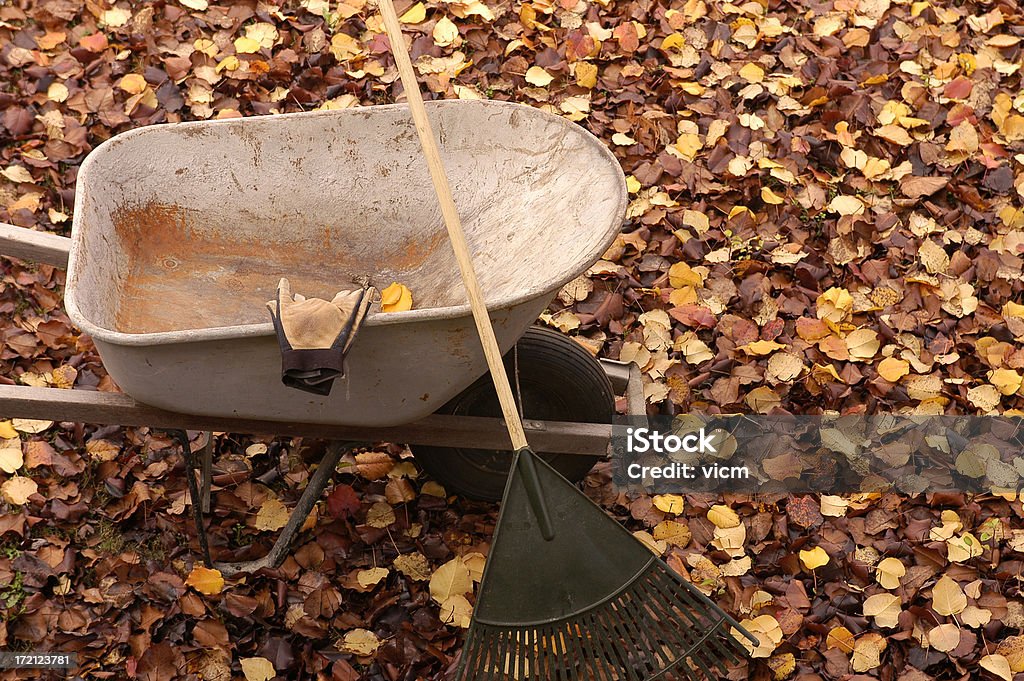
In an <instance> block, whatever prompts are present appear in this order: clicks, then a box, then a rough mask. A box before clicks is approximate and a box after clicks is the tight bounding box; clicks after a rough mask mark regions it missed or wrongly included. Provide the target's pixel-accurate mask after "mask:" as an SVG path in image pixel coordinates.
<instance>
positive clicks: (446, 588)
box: [430, 557, 473, 603]
mask: <svg viewBox="0 0 1024 681" xmlns="http://www.w3.org/2000/svg"><path fill="white" fill-rule="evenodd" d="M472 590H473V580H472V578H471V577H470V574H469V568H468V567H466V564H465V563H464V562H463V560H462V558H459V557H455V558H452V559H451V560H450V561H448V562H447V563H445V564H444V565H442V566H441V567H439V568H437V570H435V571H434V574H432V575H431V576H430V596H431V598H433V599H434V600H435V601H437V602H438V603H444V602H445V601H447V600H448V599H449V598H451V597H452V596H463V595H465V594H468V593H470V592H471V591H472Z"/></svg>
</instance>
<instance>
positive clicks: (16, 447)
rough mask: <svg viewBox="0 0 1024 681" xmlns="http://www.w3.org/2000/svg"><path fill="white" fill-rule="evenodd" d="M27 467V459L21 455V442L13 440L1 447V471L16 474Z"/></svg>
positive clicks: (4, 442) (5, 442)
mask: <svg viewBox="0 0 1024 681" xmlns="http://www.w3.org/2000/svg"><path fill="white" fill-rule="evenodd" d="M23 465H25V457H24V456H23V455H22V453H21V440H20V439H18V438H16V437H15V438H11V439H9V440H4V441H3V444H2V445H0V470H2V471H3V472H4V473H14V472H15V471H17V470H18V469H19V468H21V467H22V466H23Z"/></svg>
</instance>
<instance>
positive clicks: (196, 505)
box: [167, 430, 213, 567]
mask: <svg viewBox="0 0 1024 681" xmlns="http://www.w3.org/2000/svg"><path fill="white" fill-rule="evenodd" d="M167 432H168V433H169V434H170V436H171V437H172V438H174V439H175V440H176V441H177V442H178V445H179V446H180V447H181V453H182V454H183V455H184V456H185V478H186V479H187V480H188V494H189V497H190V498H191V499H192V520H193V521H195V525H196V534H197V535H199V548H200V550H201V551H202V552H203V563H204V564H205V565H206V567H210V566H211V565H212V563H213V560H212V559H211V558H210V545H209V543H208V542H207V540H206V527H205V524H204V523H203V502H202V499H201V498H200V494H199V485H198V484H196V477H195V469H196V457H195V455H194V454H193V453H192V444H191V443H190V442H189V439H188V433H186V432H185V431H184V430H169V431H167Z"/></svg>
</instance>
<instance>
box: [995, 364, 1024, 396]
mask: <svg viewBox="0 0 1024 681" xmlns="http://www.w3.org/2000/svg"><path fill="white" fill-rule="evenodd" d="M988 381H989V383H991V384H992V385H994V386H995V387H996V389H997V390H998V391H999V392H1000V393H1002V394H1003V395H1012V394H1014V393H1015V392H1017V391H1018V390H1020V386H1021V383H1022V382H1024V377H1022V376H1021V375H1020V374H1018V373H1017V372H1016V371H1014V370H1013V369H995V370H994V371H990V372H988Z"/></svg>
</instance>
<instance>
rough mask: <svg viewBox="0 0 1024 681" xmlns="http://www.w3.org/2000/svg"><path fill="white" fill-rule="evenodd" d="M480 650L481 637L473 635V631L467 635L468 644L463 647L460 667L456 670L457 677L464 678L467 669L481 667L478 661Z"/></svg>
mask: <svg viewBox="0 0 1024 681" xmlns="http://www.w3.org/2000/svg"><path fill="white" fill-rule="evenodd" d="M479 650H480V640H479V637H478V636H473V632H472V631H471V632H470V634H469V635H468V636H466V645H465V646H463V647H462V657H461V658H459V667H458V669H457V670H456V673H455V678H457V679H462V678H464V677H465V672H466V670H467V669H479V662H478V661H477V653H478V652H479Z"/></svg>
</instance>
